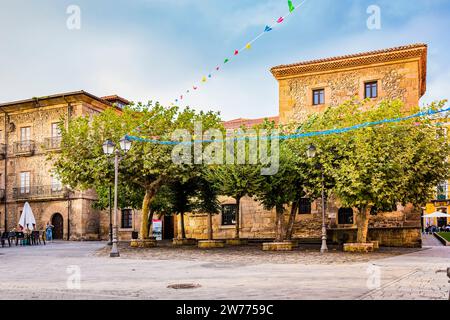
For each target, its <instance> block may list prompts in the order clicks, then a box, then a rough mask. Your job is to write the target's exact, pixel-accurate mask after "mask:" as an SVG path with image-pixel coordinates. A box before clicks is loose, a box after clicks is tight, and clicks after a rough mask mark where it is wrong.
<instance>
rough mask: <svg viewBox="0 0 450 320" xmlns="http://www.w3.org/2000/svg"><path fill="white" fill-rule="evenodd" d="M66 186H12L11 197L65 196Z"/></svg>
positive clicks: (44, 197)
mask: <svg viewBox="0 0 450 320" xmlns="http://www.w3.org/2000/svg"><path fill="white" fill-rule="evenodd" d="M66 196H67V188H65V187H62V186H60V185H53V186H25V187H19V188H13V198H14V199H15V200H21V199H23V200H27V199H53V198H65V197H66Z"/></svg>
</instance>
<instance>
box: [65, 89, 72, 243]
mask: <svg viewBox="0 0 450 320" xmlns="http://www.w3.org/2000/svg"><path fill="white" fill-rule="evenodd" d="M63 99H64V101H66V103H67V129H68V128H69V122H70V117H71V115H72V105H71V103H70V102H69V101H67V99H66V97H65V96H63ZM71 194H72V190H71V189H70V190H68V191H67V241H70V213H71V211H72V201H71V199H70V195H71Z"/></svg>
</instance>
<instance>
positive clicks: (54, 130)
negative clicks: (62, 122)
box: [52, 122, 61, 138]
mask: <svg viewBox="0 0 450 320" xmlns="http://www.w3.org/2000/svg"><path fill="white" fill-rule="evenodd" d="M59 137H61V130H60V129H59V122H54V123H52V138H59Z"/></svg>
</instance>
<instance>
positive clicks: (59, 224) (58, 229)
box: [51, 213, 64, 240]
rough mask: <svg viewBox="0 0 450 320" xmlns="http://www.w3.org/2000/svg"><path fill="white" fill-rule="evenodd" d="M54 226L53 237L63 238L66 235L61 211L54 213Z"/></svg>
mask: <svg viewBox="0 0 450 320" xmlns="http://www.w3.org/2000/svg"><path fill="white" fill-rule="evenodd" d="M51 224H52V225H53V226H54V228H53V239H56V240H62V239H63V235H64V219H63V216H62V215H61V214H60V213H54V214H53V216H52V219H51Z"/></svg>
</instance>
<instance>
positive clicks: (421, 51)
mask: <svg viewBox="0 0 450 320" xmlns="http://www.w3.org/2000/svg"><path fill="white" fill-rule="evenodd" d="M427 51H428V48H427V45H426V44H413V45H408V46H403V47H396V48H390V49H384V50H378V51H371V52H365V53H358V54H352V55H346V56H338V57H332V58H326V59H319V60H311V61H304V62H299V63H294V64H287V65H280V66H276V67H273V68H272V69H271V70H270V71H271V72H272V74H273V76H274V77H275V78H276V79H277V80H282V79H285V78H290V77H295V76H301V75H303V74H308V73H321V72H330V71H338V70H342V69H348V68H355V67H364V66H369V65H374V64H383V63H390V62H395V61H403V60H408V59H417V60H418V61H419V68H420V70H419V73H420V93H421V95H424V94H425V92H426V78H427Z"/></svg>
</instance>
